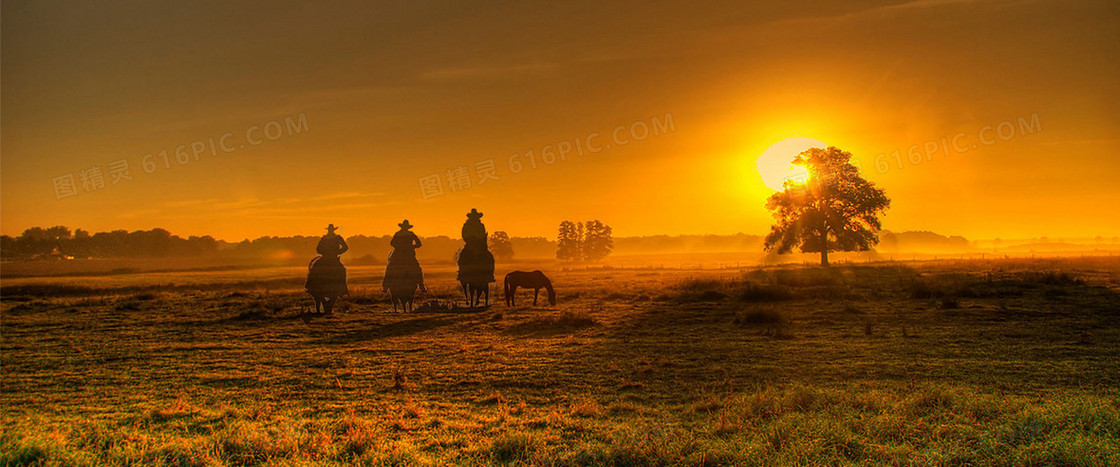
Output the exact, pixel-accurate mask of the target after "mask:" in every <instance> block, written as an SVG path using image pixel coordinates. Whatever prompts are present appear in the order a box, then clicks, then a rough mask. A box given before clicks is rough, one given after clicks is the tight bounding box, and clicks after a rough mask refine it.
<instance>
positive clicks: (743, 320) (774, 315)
mask: <svg viewBox="0 0 1120 467" xmlns="http://www.w3.org/2000/svg"><path fill="white" fill-rule="evenodd" d="M785 321H787V319H786V317H785V315H783V314H782V313H781V312H778V311H775V310H763V309H754V310H748V311H745V312H742V313H740V314H739V315H738V316H736V317H735V324H755V325H776V324H781V323H784V322H785Z"/></svg>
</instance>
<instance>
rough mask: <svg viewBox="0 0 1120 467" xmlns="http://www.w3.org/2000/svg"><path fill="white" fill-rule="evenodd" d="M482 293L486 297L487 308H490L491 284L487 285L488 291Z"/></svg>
mask: <svg viewBox="0 0 1120 467" xmlns="http://www.w3.org/2000/svg"><path fill="white" fill-rule="evenodd" d="M482 293H484V294H485V295H484V296H485V297H486V306H490V284H486V290H483V291H482Z"/></svg>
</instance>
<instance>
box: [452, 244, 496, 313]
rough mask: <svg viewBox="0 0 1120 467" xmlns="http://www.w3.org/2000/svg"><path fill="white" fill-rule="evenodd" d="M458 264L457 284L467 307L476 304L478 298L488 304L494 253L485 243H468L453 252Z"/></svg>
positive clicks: (492, 279)
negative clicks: (461, 290)
mask: <svg viewBox="0 0 1120 467" xmlns="http://www.w3.org/2000/svg"><path fill="white" fill-rule="evenodd" d="M455 262H456V263H457V264H458V265H459V284H460V285H461V286H462V287H463V295H464V296H465V297H466V299H467V306H468V307H475V306H478V304H479V301H480V299H481V300H483V303H485V304H486V305H487V306H489V305H490V283H491V282H494V255H493V254H491V253H490V250H487V249H486V246H485V244H475V243H470V244H467V246H465V247H463V248H460V249H459V252H458V253H455Z"/></svg>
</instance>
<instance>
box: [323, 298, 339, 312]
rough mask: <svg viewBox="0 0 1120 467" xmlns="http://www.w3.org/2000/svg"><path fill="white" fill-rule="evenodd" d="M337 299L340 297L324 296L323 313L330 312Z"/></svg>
mask: <svg viewBox="0 0 1120 467" xmlns="http://www.w3.org/2000/svg"><path fill="white" fill-rule="evenodd" d="M335 300H338V297H329V298H328V297H323V314H330V312H331V310H333V309H334V301H335Z"/></svg>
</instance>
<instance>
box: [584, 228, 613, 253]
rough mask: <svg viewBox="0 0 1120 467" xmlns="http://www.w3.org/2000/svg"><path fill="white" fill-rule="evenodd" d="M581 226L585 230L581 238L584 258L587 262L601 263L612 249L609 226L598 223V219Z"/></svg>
mask: <svg viewBox="0 0 1120 467" xmlns="http://www.w3.org/2000/svg"><path fill="white" fill-rule="evenodd" d="M583 225H584V227H585V228H586V229H587V232H586V233H585V234H584V238H583V256H584V258H586V259H587V260H589V261H602V260H603V259H605V258H606V257H607V256H608V255H610V254H611V250H612V249H614V240H613V239H612V238H611V233H612V232H611V226H609V225H607V224H604V223H602V222H599V220H598V219H596V220H593V221H587V222H585V223H584V224H583Z"/></svg>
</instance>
